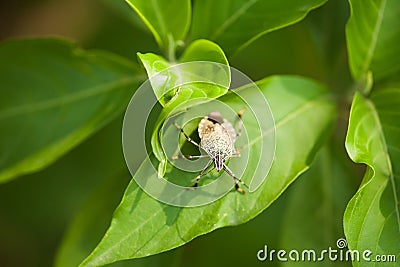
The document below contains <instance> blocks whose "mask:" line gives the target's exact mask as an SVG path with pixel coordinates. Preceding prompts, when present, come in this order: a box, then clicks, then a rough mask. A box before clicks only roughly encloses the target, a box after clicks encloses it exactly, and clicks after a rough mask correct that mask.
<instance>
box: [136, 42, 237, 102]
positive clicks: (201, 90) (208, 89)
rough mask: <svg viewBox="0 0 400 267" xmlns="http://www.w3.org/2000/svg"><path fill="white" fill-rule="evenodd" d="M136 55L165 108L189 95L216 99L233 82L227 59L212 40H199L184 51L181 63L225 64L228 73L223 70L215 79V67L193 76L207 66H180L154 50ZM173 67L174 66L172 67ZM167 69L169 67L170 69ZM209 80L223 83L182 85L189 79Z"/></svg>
mask: <svg viewBox="0 0 400 267" xmlns="http://www.w3.org/2000/svg"><path fill="white" fill-rule="evenodd" d="M137 54H138V57H139V59H140V61H141V62H142V63H143V65H144V67H145V69H146V71H147V75H148V76H149V79H150V83H151V86H152V87H153V91H154V94H155V95H156V97H157V99H158V101H159V102H160V104H161V105H162V106H164V107H165V106H166V105H167V103H168V102H170V101H171V100H173V101H177V102H176V103H175V104H174V105H175V106H176V105H177V104H179V103H182V102H183V101H185V100H187V99H188V96H189V97H190V98H193V96H195V95H200V96H206V97H211V98H216V97H219V96H221V95H223V94H225V93H226V92H227V91H228V87H229V83H230V76H229V74H230V73H229V68H228V66H229V63H228V60H227V59H226V57H225V54H224V52H223V51H222V49H221V48H220V47H219V46H218V45H216V44H215V43H213V42H211V41H208V40H196V41H194V42H193V43H191V44H190V45H189V47H188V48H187V49H186V50H185V52H184V53H183V55H182V57H181V58H180V60H179V63H185V62H193V61H210V62H216V63H220V64H223V65H226V66H227V68H226V70H225V72H226V73H223V75H222V76H217V78H214V77H216V76H215V74H214V73H212V72H211V71H213V70H212V69H210V71H209V72H207V73H204V74H203V73H202V76H197V75H193V73H194V74H198V73H200V71H199V69H198V68H200V67H202V66H204V65H183V66H182V67H179V66H178V64H179V63H173V62H168V61H167V60H166V59H165V58H163V57H162V56H159V55H156V54H153V53H147V54H141V53H137ZM173 66H175V67H174V68H171V67H173ZM185 66H186V67H185ZM197 66H199V67H197ZM167 69H169V70H168V71H167ZM190 72H192V73H190ZM155 76H157V77H155ZM209 77H211V78H209ZM219 77H221V78H219ZM152 78H153V79H152ZM209 79H211V80H217V81H218V82H219V83H220V84H221V85H223V86H209V85H205V84H204V83H201V84H198V85H196V84H194V85H193V84H191V85H190V87H185V86H180V85H182V84H185V83H190V82H199V81H204V82H206V81H208V80H209ZM179 86H180V87H179ZM178 90H179V91H180V95H181V96H180V97H179V96H178V97H176V96H175V94H176V92H177V91H178ZM196 91H198V92H196ZM170 105H171V103H170Z"/></svg>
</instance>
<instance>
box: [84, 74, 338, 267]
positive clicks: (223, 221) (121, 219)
mask: <svg viewBox="0 0 400 267" xmlns="http://www.w3.org/2000/svg"><path fill="white" fill-rule="evenodd" d="M258 86H259V87H260V89H261V92H262V93H263V94H264V96H265V97H266V98H267V99H268V100H269V102H270V105H271V109H272V112H273V115H274V118H275V120H276V138H277V140H276V142H277V145H276V154H275V155H276V159H275V162H274V164H273V166H272V169H271V171H270V173H269V175H268V178H267V179H266V181H265V182H264V184H262V186H261V187H260V188H259V189H258V190H257V191H255V192H254V193H249V194H247V195H245V196H243V195H240V194H238V193H237V192H235V191H232V192H230V193H228V194H227V195H226V196H224V197H223V198H221V199H219V200H218V201H215V202H213V203H211V204H209V205H205V206H201V207H196V208H181V207H174V206H169V205H166V204H163V203H161V202H158V201H157V200H155V199H153V198H151V197H149V196H148V195H147V194H146V193H144V192H143V191H142V190H141V189H140V188H138V186H137V184H136V183H135V182H134V180H132V182H131V183H130V185H129V186H128V188H127V190H126V192H125V195H124V197H123V199H122V202H121V203H120V205H119V207H118V208H117V210H116V211H115V213H114V217H113V220H112V222H111V226H110V228H109V229H108V231H107V233H106V234H105V236H104V237H103V240H102V241H101V242H100V244H99V245H98V246H97V248H96V249H95V250H94V251H93V252H92V253H91V254H90V255H89V256H88V258H87V259H86V260H85V261H83V262H82V263H81V266H100V265H104V264H108V263H111V262H115V261H118V260H123V259H129V258H138V257H144V256H148V255H152V254H156V253H160V252H162V251H166V250H170V249H172V248H175V247H178V246H181V245H183V244H185V243H186V242H189V241H190V240H192V239H193V238H195V237H196V236H199V235H202V234H205V233H208V232H211V231H213V230H215V229H217V228H220V227H224V226H229V225H237V224H241V223H244V222H247V221H249V220H250V219H252V218H254V217H255V216H257V215H258V214H259V213H260V212H261V211H263V210H264V209H265V208H267V207H268V206H269V205H270V204H271V203H272V202H273V201H274V200H275V199H276V198H277V197H278V196H279V195H280V194H282V192H283V191H284V190H285V189H286V188H287V187H288V186H289V184H291V183H292V182H293V181H294V180H295V179H296V177H297V176H298V175H299V174H301V173H302V172H304V171H305V170H307V169H308V167H309V165H310V164H311V162H312V160H313V158H314V156H315V153H316V152H317V151H318V149H319V148H320V147H321V146H322V145H323V143H324V141H325V138H326V135H327V131H329V130H330V129H331V126H332V122H333V120H334V118H335V106H334V104H333V102H332V101H331V100H330V97H329V94H328V92H327V90H326V88H324V87H323V86H321V85H320V84H318V83H315V82H313V81H311V80H307V79H303V78H299V77H290V76H287V77H286V76H282V77H281V76H275V77H271V78H267V79H265V80H262V81H260V82H258ZM245 89H246V88H243V89H237V90H245ZM220 100H221V101H223V102H229V103H230V105H241V102H236V101H237V100H236V98H235V94H233V93H228V94H226V95H224V96H223V97H221V98H220ZM282 103H285V104H284V105H283V104H282ZM243 121H244V124H245V126H246V127H248V130H249V131H251V129H252V127H255V126H254V125H246V118H245V116H244V117H243ZM267 135H268V132H266V133H264V134H263V136H262V138H265V137H266V136H267ZM252 145H254V146H258V145H259V143H257V142H253V143H252ZM151 160H155V159H154V157H153V156H151ZM146 168H148V167H146V164H143V165H142V167H141V168H139V170H138V171H137V173H136V174H135V176H142V175H145V173H148V169H146ZM171 173H172V172H171ZM193 175H195V173H184V174H182V175H181V176H180V179H183V180H188V181H190V180H191V179H193Z"/></svg>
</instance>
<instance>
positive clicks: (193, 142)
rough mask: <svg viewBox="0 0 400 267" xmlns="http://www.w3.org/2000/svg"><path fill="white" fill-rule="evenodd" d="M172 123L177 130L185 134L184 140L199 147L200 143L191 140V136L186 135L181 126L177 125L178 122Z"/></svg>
mask: <svg viewBox="0 0 400 267" xmlns="http://www.w3.org/2000/svg"><path fill="white" fill-rule="evenodd" d="M174 125H175V127H176V128H178V130H179V131H181V133H183V135H184V136H185V138H186V140H188V141H189V142H190V143H192V144H193V145H195V146H197V147H200V145H199V144H198V143H196V142H195V141H193V139H192V138H190V137H189V135H187V134H186V133H185V131H184V130H183V128H182V127H181V126H179V125H178V124H176V122H174Z"/></svg>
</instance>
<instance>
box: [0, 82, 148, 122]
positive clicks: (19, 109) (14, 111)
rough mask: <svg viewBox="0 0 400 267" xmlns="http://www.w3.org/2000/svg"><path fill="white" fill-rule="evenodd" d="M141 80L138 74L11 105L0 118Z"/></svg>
mask: <svg viewBox="0 0 400 267" xmlns="http://www.w3.org/2000/svg"><path fill="white" fill-rule="evenodd" d="M140 80H141V78H140V76H134V77H129V78H123V79H119V80H116V81H112V82H109V83H104V84H101V85H98V86H94V87H91V88H89V89H86V90H81V91H78V92H76V93H73V94H68V95H65V96H61V97H56V98H52V99H48V100H43V101H40V102H36V103H30V104H27V105H22V106H17V107H12V108H9V109H5V110H2V111H0V120H4V119H6V118H9V117H13V116H17V115H21V114H25V113H34V112H38V111H42V110H46V109H52V108H54V107H57V106H60V105H65V104H71V103H74V102H78V101H81V100H84V99H87V98H90V97H94V96H97V95H99V94H102V93H107V92H109V91H112V90H117V89H122V88H125V87H126V86H128V85H129V84H133V83H136V82H139V81H140Z"/></svg>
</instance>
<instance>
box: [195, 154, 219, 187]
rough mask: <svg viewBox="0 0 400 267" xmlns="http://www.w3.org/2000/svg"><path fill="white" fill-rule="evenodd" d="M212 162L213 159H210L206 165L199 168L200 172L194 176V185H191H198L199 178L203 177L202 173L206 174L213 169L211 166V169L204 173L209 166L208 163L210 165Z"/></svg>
mask: <svg viewBox="0 0 400 267" xmlns="http://www.w3.org/2000/svg"><path fill="white" fill-rule="evenodd" d="M212 163H213V160H212V159H211V160H210V161H209V162H208V163H207V164H206V166H204V168H203V169H202V170H201V172H200V173H199V175H197V176H196V178H194V185H193V187H197V186H198V185H199V181H200V178H201V177H203V176H204V175H207V174H208V173H210V172H211V171H212V170H213V169H214V167H213V168H211V169H210V170H209V171H208V172H207V173H206V170H207V168H208V167H210V165H211V164H212Z"/></svg>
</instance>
